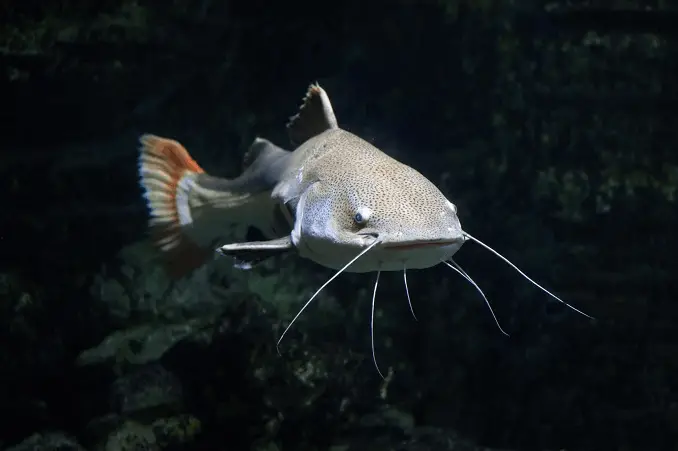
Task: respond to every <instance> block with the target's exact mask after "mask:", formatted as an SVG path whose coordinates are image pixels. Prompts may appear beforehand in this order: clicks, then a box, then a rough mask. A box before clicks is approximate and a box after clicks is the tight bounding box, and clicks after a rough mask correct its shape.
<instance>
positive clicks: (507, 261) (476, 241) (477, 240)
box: [463, 232, 595, 319]
mask: <svg viewBox="0 0 678 451" xmlns="http://www.w3.org/2000/svg"><path fill="white" fill-rule="evenodd" d="M463 234H464V237H465V238H466V239H469V240H472V241H473V242H475V243H478V244H480V245H481V246H482V247H484V248H485V249H487V250H488V251H490V252H492V253H493V254H494V255H496V256H497V257H499V258H500V259H502V260H503V261H504V262H505V263H506V264H508V265H509V266H510V267H511V268H513V269H515V270H516V271H518V273H519V274H520V275H521V276H523V277H524V278H526V279H527V280H528V281H529V282H531V283H532V284H533V285H534V286H535V287H537V288H539V289H540V290H541V291H543V292H544V293H546V294H548V295H549V296H551V297H552V298H553V299H555V300H556V301H558V302H560V303H561V304H564V305H566V306H567V307H569V308H571V309H572V310H574V311H575V312H577V313H579V314H581V315H584V316H585V317H587V318H589V319H595V318H594V317H592V316H591V315H587V314H586V313H584V312H582V311H581V310H579V309H578V308H576V307H574V306H572V305H570V304H568V303H567V302H565V301H563V300H562V299H560V298H559V297H558V296H556V295H555V294H553V293H551V292H550V291H549V290H547V289H546V288H544V287H542V286H541V285H539V284H538V283H537V282H535V281H534V280H532V279H531V278H530V277H529V276H528V275H527V274H525V273H524V272H522V271H521V270H520V269H519V268H518V267H517V266H516V265H514V264H513V263H511V261H510V260H509V259H508V258H506V257H504V256H503V255H501V254H500V253H499V252H497V251H495V250H494V249H492V248H491V247H490V246H488V245H487V244H485V243H483V242H482V241H480V240H479V239H478V238H475V237H473V236H471V235H470V234H469V233H468V232H463Z"/></svg>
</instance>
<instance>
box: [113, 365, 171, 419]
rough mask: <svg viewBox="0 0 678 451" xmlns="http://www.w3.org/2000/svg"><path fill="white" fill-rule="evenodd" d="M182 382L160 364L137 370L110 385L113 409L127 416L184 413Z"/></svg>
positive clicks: (150, 416)
mask: <svg viewBox="0 0 678 451" xmlns="http://www.w3.org/2000/svg"><path fill="white" fill-rule="evenodd" d="M182 404H183V392H182V387H181V382H180V381H179V379H177V378H176V376H174V374H172V373H170V372H169V371H167V370H166V369H165V368H163V367H162V366H161V365H159V364H150V365H146V366H143V367H140V368H135V369H134V370H133V371H132V372H131V373H129V374H125V375H124V376H122V377H120V378H119V379H117V380H116V381H115V382H114V383H113V384H112V386H111V407H112V408H113V409H114V410H115V411H116V412H117V413H119V414H121V415H124V416H125V417H134V418H136V419H142V418H157V417H158V416H165V415H168V414H174V413H177V412H180V411H181V407H182Z"/></svg>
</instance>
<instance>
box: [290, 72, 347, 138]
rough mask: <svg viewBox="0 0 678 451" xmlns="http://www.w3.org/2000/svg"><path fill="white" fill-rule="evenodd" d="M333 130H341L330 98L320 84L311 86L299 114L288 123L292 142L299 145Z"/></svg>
mask: <svg viewBox="0 0 678 451" xmlns="http://www.w3.org/2000/svg"><path fill="white" fill-rule="evenodd" d="M331 128H339V125H337V118H336V117H334V111H333V110H332V104H331V103H330V98H329V97H328V96H327V93H326V92H325V90H324V89H323V88H321V87H320V85H319V84H318V83H314V84H311V85H310V86H309V87H308V91H306V96H305V97H304V103H303V104H302V105H301V107H300V108H299V112H298V113H297V114H295V115H294V116H292V117H291V118H290V121H289V122H288V123H287V132H288V134H289V137H290V141H292V143H293V144H294V145H299V144H301V143H303V142H304V141H306V140H308V139H310V138H313V137H314V136H316V135H319V134H320V133H322V132H324V131H325V130H329V129H331Z"/></svg>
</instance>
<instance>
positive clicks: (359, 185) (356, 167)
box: [188, 85, 464, 272]
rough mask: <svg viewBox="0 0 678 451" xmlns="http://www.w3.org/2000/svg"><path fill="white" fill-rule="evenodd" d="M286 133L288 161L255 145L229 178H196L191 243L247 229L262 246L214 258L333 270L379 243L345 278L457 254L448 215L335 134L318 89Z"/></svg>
mask: <svg viewBox="0 0 678 451" xmlns="http://www.w3.org/2000/svg"><path fill="white" fill-rule="evenodd" d="M288 131H289V134H290V137H291V139H292V141H293V142H296V143H300V144H299V145H298V147H297V148H296V149H295V150H294V151H292V152H289V151H286V150H283V149H281V148H279V147H277V146H275V145H274V144H272V143H270V142H269V141H267V140H265V139H261V138H257V139H256V140H255V141H254V143H253V144H252V147H251V149H250V151H249V152H248V154H247V155H246V157H245V160H246V169H245V171H244V172H243V174H242V175H241V176H239V177H238V178H236V179H233V180H226V179H221V178H217V177H212V176H209V175H206V174H199V175H196V176H195V179H194V182H195V183H194V184H193V186H192V187H191V192H190V193H189V196H188V197H189V204H190V206H191V215H190V217H191V221H192V223H191V227H193V228H194V229H195V230H200V234H199V235H202V236H194V237H192V238H193V239H194V241H196V242H202V243H206V242H212V241H213V238H214V237H216V236H218V234H219V230H220V228H221V227H223V226H224V225H225V224H226V223H234V222H241V223H248V224H250V225H254V226H256V227H257V228H258V229H260V230H261V231H262V232H263V233H264V234H265V235H266V236H267V238H270V240H271V241H260V242H249V243H232V244H226V245H224V246H221V247H220V248H219V250H220V252H221V253H222V254H225V255H234V256H237V257H240V258H244V259H245V260H252V261H256V260H260V259H263V258H266V257H267V256H269V255H272V254H275V253H279V252H283V251H288V250H296V252H298V254H299V255H300V256H301V257H304V258H307V259H310V260H313V261H314V262H316V263H318V264H321V265H323V266H326V267H329V268H334V269H339V268H341V267H343V266H344V265H345V264H346V263H347V262H348V261H350V260H351V259H352V258H354V257H355V256H356V255H357V254H358V253H359V252H360V251H361V250H364V249H365V247H367V246H369V245H370V244H373V243H374V242H375V240H377V241H379V244H377V245H375V246H374V247H373V248H372V249H371V250H370V251H369V252H367V253H366V254H365V255H364V256H362V257H361V258H360V259H358V260H357V261H356V262H354V263H353V264H351V265H350V267H349V268H347V269H346V271H348V272H370V271H402V270H403V269H404V268H428V267H431V266H434V265H437V264H439V263H440V262H441V260H447V259H449V258H450V257H452V255H454V253H455V252H457V250H459V248H460V247H461V245H462V244H463V242H464V235H463V234H462V230H461V225H460V224H459V219H458V218H457V214H456V213H457V212H456V207H455V206H454V205H453V204H452V203H451V202H450V201H448V200H447V199H446V198H445V196H444V195H443V194H442V193H441V192H440V190H439V189H438V188H437V187H436V186H435V185H434V184H433V183H431V182H430V181H429V180H428V179H427V178H426V177H424V176H423V175H422V174H420V173H419V172H417V171H416V170H414V169H412V168H411V167H409V166H407V165H405V164H402V163H400V162H399V161H397V160H395V159H394V158H392V157H390V156H388V155H387V154H385V153H384V152H382V151H381V150H379V149H377V148H376V147H375V146H373V145H372V144H370V143H368V142H367V141H365V140H363V139H361V138H360V137H358V136H356V135H354V134H352V133H350V132H348V131H346V130H343V129H341V128H339V126H338V125H337V121H336V119H335V117H334V113H333V111H332V106H331V104H330V101H329V98H328V97H327V94H326V93H325V91H324V90H323V89H322V88H320V86H318V85H311V87H310V88H309V91H308V93H307V95H306V97H305V99H304V103H303V105H302V107H301V109H300V112H299V114H297V115H296V116H294V117H293V118H292V119H291V121H290V123H289V124H288ZM205 212H207V213H208V214H207V215H205V214H204V213H205ZM196 218H198V219H200V221H196ZM211 240H212V241H211Z"/></svg>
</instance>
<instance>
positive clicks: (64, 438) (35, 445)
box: [5, 432, 85, 451]
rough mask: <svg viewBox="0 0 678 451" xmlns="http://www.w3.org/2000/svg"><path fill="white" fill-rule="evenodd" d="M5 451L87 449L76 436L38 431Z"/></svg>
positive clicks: (82, 450) (68, 450) (69, 450)
mask: <svg viewBox="0 0 678 451" xmlns="http://www.w3.org/2000/svg"><path fill="white" fill-rule="evenodd" d="M5 451H85V448H83V447H82V446H81V445H80V444H79V443H78V442H77V441H76V440H75V439H74V438H72V437H70V436H68V435H66V434H64V433H61V432H45V433H36V434H33V435H31V436H30V437H28V438H27V439H26V440H24V441H23V442H21V443H19V444H17V445H15V446H12V447H10V448H7V449H6V450H5Z"/></svg>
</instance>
